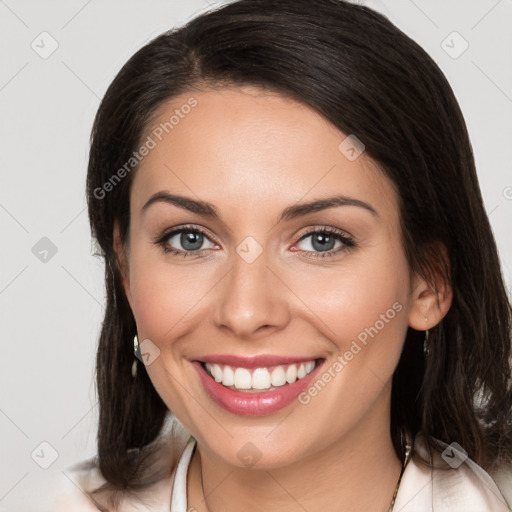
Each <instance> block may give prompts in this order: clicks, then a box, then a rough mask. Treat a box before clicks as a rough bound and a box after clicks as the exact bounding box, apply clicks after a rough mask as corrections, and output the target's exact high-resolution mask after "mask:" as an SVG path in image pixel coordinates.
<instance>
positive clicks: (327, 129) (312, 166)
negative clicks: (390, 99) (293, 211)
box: [132, 86, 397, 215]
mask: <svg viewBox="0 0 512 512" xmlns="http://www.w3.org/2000/svg"><path fill="white" fill-rule="evenodd" d="M190 105H194V106H193V107H190ZM349 135H351V134H347V133H343V132H341V131H340V130H339V129H338V128H336V127H335V126H334V125H333V124H332V123H330V122H329V121H328V120H327V119H325V118H324V117H323V116H321V115H320V114H319V113H317V112H316V111H315V110H313V109H312V108H310V107H309V106H307V105H305V104H303V103H300V102H298V101H295V100H293V99H290V98H287V97H285V96H282V95H280V94H278V93H275V92H269V91H263V90H261V89H258V88H256V87H252V86H244V87H236V88H235V87H229V88H223V89H217V90H213V89H211V90H204V91H200V92H199V91H192V92H190V93H188V92H186V93H183V94H180V95H179V96H176V97H173V98H172V99H170V100H169V101H167V102H165V103H164V104H162V105H161V106H160V108H159V109H158V111H157V112H156V114H155V116H153V119H152V122H151V123H150V125H149V126H148V129H147V131H146V133H145V135H144V137H143V140H144V141H146V140H149V138H151V140H152V141H153V143H152V144H151V145H152V146H153V147H152V149H151V150H150V151H149V152H148V154H147V155H146V156H145V157H144V158H143V159H142V160H141V162H140V164H139V166H138V169H137V171H136V175H135V179H134V182H133V186H132V203H133V205H132V206H134V207H135V209H136V210H137V209H140V208H141V207H142V205H143V202H144V201H145V200H147V198H148V197H149V196H151V195H152V194H154V193H156V192H158V191H160V190H167V191H169V192H171V191H174V192H176V193H182V194H186V195H189V196H191V197H193V196H196V197H200V198H201V199H202V200H205V201H209V202H212V203H214V204H219V208H220V209H222V202H220V201H224V202H225V201H226V200H229V206H230V207H231V208H235V207H237V208H239V209H241V210H243V211H244V212H246V213H249V212H251V211H252V213H254V214H257V215H262V214H264V213H265V212H268V213H270V212H269V203H270V204H271V205H272V206H276V207H277V206H278V205H279V206H287V205H288V204H289V203H293V202H297V201H299V200H301V199H303V200H311V199H318V198H321V197H327V196H332V195H333V194H334V193H342V194H345V195H350V196H353V197H356V198H358V199H360V200H363V201H367V202H370V203H374V204H375V205H376V209H379V210H382V211H388V213H390V214H391V215H394V214H396V211H395V210H396V207H397V201H396V196H395V191H394V188H393V186H392V184H391V182H390V181H389V179H388V178H387V177H385V176H384V174H383V173H382V172H381V171H380V170H379V169H378V167H377V165H376V164H375V163H374V162H373V161H372V160H371V159H370V158H369V157H368V156H367V155H366V154H365V153H364V151H363V153H362V154H361V155H360V156H359V157H357V158H355V159H354V158H353V156H354V152H352V153H350V152H349V153H347V150H346V148H347V144H348V145H349V146H350V144H351V141H352V136H351V137H349ZM347 137H349V138H348V139H347ZM340 144H341V146H340ZM355 149H356V151H357V150H360V149H362V148H361V146H358V145H357V142H356V145H355ZM355 155H356V156H357V153H355ZM348 156H350V157H351V158H348Z"/></svg>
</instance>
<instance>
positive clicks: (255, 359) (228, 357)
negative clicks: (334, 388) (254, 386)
mask: <svg viewBox="0 0 512 512" xmlns="http://www.w3.org/2000/svg"><path fill="white" fill-rule="evenodd" d="M315 359H318V358H317V357H291V356H277V355H272V354H265V355H259V356H251V357H242V356H236V355H232V354H216V355H209V356H202V357H197V361H199V362H204V363H210V364H214V363H217V364H224V365H226V364H227V365H229V366H234V367H235V368H248V369H250V368H263V367H266V368H268V367H270V366H278V365H282V364H292V363H303V362H306V361H313V360H315Z"/></svg>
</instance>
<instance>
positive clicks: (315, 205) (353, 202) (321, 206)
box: [141, 190, 379, 223]
mask: <svg viewBox="0 0 512 512" xmlns="http://www.w3.org/2000/svg"><path fill="white" fill-rule="evenodd" d="M160 202H161V203H167V204H171V205H174V206H177V207H179V208H183V209H185V210H189V211H191V212H193V213H197V214H199V215H205V216H207V217H211V218H213V219H219V220H221V216H220V214H219V212H218V210H217V208H215V206H213V205H212V204H211V203H209V202H207V201H199V200H196V199H192V198H190V197H185V196H180V195H176V194H169V193H168V192H165V191H163V190H162V191H160V192H156V193H155V194H153V195H152V196H151V197H150V198H149V199H148V200H147V201H146V203H145V204H144V206H143V207H142V209H141V214H143V213H145V212H146V210H147V209H148V208H149V207H150V206H151V205H152V204H155V203H160ZM338 206H357V207H359V208H363V209H365V210H367V211H369V212H370V213H371V214H372V215H373V216H375V217H379V214H378V213H377V211H376V210H375V208H373V206H371V205H370V204H368V203H365V202H364V201H361V200H360V199H355V198H353V197H347V196H343V195H338V196H333V197H327V198H325V199H318V200H315V201H310V202H309V203H300V204H295V205H292V206H288V207H287V208H285V209H284V210H283V212H282V213H281V215H280V217H279V219H278V223H279V222H282V221H283V220H292V219H295V218H297V217H301V216H304V215H307V214H309V213H314V212H318V211H321V210H326V209H328V208H335V207H338Z"/></svg>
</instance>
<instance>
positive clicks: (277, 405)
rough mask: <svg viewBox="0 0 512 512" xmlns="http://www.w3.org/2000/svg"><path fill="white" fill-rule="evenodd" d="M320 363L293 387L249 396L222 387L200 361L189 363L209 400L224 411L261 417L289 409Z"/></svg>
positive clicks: (316, 371) (307, 384) (256, 392)
mask: <svg viewBox="0 0 512 512" xmlns="http://www.w3.org/2000/svg"><path fill="white" fill-rule="evenodd" d="M323 363H324V360H321V361H320V362H319V363H318V364H317V366H315V368H314V369H313V370H312V371H311V373H308V374H307V375H306V376H305V377H302V379H299V380H296V381H295V382H294V383H293V384H285V385H284V386H280V387H278V388H276V389H275V390H273V391H250V392H249V391H235V390H233V389H229V388H227V387H226V386H223V385H222V384H220V383H219V382H217V381H216V380H215V379H213V378H212V377H210V375H209V374H208V373H207V372H206V370H205V369H204V368H203V366H202V364H201V363H200V362H199V361H192V365H193V366H194V368H195V369H196V371H197V372H198V373H199V378H200V379H201V382H202V383H203V386H204V388H205V389H206V392H207V393H208V395H209V396H210V398H211V399H212V400H213V401H214V402H216V403H217V404H218V405H220V406H221V407H223V408H224V409H226V410H227V411H229V412H231V413H233V414H239V415H243V416H264V415H265V414H271V413H273V412H276V411H279V410H280V409H283V408H284V407H286V406H287V405H290V404H291V403H292V402H293V401H294V400H295V399H296V398H297V397H298V396H299V394H300V393H301V392H302V391H304V390H305V389H306V388H307V387H308V386H309V385H310V383H311V381H312V380H313V379H314V378H315V376H316V375H317V374H318V371H319V369H320V368H321V366H322V365H323Z"/></svg>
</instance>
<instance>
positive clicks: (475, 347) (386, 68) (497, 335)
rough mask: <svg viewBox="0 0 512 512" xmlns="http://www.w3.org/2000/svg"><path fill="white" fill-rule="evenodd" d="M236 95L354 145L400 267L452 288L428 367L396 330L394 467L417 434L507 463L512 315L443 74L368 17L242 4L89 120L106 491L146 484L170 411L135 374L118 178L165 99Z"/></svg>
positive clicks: (172, 41)
mask: <svg viewBox="0 0 512 512" xmlns="http://www.w3.org/2000/svg"><path fill="white" fill-rule="evenodd" d="M245 84H249V85H256V86H259V87H261V88H266V89H270V90H273V91H277V92H279V93H281V94H283V95H284V96H287V97H290V98H293V99H296V100H298V101H300V102H302V103H303V104H306V105H308V106H310V107H312V108H313V109H315V110H316V111H317V112H318V113H320V114H321V115H323V116H324V117H325V118H326V119H327V120H329V121H330V122H331V123H333V125H334V126H336V127H337V128H339V129H340V130H341V131H343V132H345V133H348V134H356V135H357V137H358V138H359V139H360V140H361V141H363V143H364V145H365V151H366V154H367V155H368V156H370V157H371V158H372V159H373V160H374V161H375V162H376V163H377V164H378V166H379V168H380V170H381V171H382V172H383V173H384V175H385V176H387V177H388V178H389V179H390V180H391V181H392V183H393V184H394V186H395V188H396V190H397V192H398V196H399V210H400V223H401V231H402V240H403V248H404V251H405V254H406V256H407V259H408V262H409V266H410V269H411V270H412V271H413V272H416V273H418V274H419V275H422V276H424V277H425V278H428V279H429V280H430V281H432V282H433V281H434V280H433V277H434V276H441V278H442V279H445V280H446V282H448V283H449V285H450V286H451V287H452V289H453V302H452V305H451V308H450V309H449V311H448V313H447V314H446V316H445V317H444V318H443V320H442V321H441V322H440V323H439V324H438V325H437V326H435V327H434V328H433V329H431V330H430V338H429V350H430V355H429V356H428V357H425V355H424V352H423V332H418V331H415V330H413V329H411V328H409V330H408V332H407V336H406V340H405V344H404V348H403V352H402V355H401V358H400V361H399V363H398V366H397V368H396V370H395V372H394V375H393V381H392V397H391V425H390V428H391V437H392V440H393V444H394V447H395V450H396V453H397V455H398V456H399V457H400V458H401V459H402V458H403V456H404V446H403V444H402V442H401V439H402V437H403V434H406V435H409V436H412V437H414V436H415V434H416V433H417V432H419V431H422V432H423V434H424V436H425V441H426V443H427V447H428V449H429V450H438V451H439V450H442V447H441V446H439V443H438V442H437V440H442V441H444V442H446V443H451V442H453V441H456V442H458V443H459V444H460V445H461V446H462V447H463V448H464V449H465V450H466V451H467V452H468V455H469V457H471V458H472V459H473V460H474V461H476V462H477V463H478V464H480V465H481V466H483V467H484V468H486V469H487V470H491V469H493V468H495V467H497V465H498V464H501V463H502V462H505V461H509V460H511V459H512V436H511V405H512V394H511V387H510V377H511V366H510V355H511V306H510V302H509V299H508V297H507V293H506V289H505V286H504V282H503V277H502V275H501V270H500V263H499V258H498V255H497V249H496V243H495V240H494V238H493V234H492V230H491V227H490V224H489V221H488V218H487V215H486V212H485V209H484V205H483V201H482V196H481V192H480V189H479V184H478V180H477V175H476V170H475V162H474V157H473V152H472V147H471V143H470V140H469V135H468V132H467V129H466V125H465V122H464V118H463V115H462V113H461V110H460V108H459V105H458V103H457V101H456V99H455V96H454V94H453V91H452V89H451V87H450V85H449V83H448V82H447V80H446V78H445V76H444V75H443V73H442V72H441V70H440V69H439V67H438V66H437V65H436V64H435V62H434V61H433V60H432V58H430V57H429V55H428V54H427V53H426V52H425V51H424V50H423V49H422V48H421V47H420V46H419V45H418V44H416V43H415V42H414V41H413V40H411V39H410V38H409V37H408V36H406V35H405V34H404V33H403V32H401V31H400V30H399V29H398V28H396V27H395V26H394V25H393V24H392V23H391V22H390V21H389V20H388V19H387V18H386V17H384V16H383V15H381V14H379V13H377V12H375V11H373V10H371V9H369V8H367V7H364V6H361V5H356V4H351V3H348V2H346V1H343V0H315V1H314V2H311V1H310V0H240V1H236V2H233V3H230V4H228V5H225V6H223V7H221V8H218V9H216V10H213V11H210V12H208V13H205V14H202V15H200V16H198V17H196V18H194V19H193V20H191V21H190V22H188V23H187V24H186V25H185V26H183V27H180V28H177V29H173V30H170V31H168V32H166V33H164V34H162V35H160V36H158V37H156V38H155V39H153V40H152V41H150V42H149V43H148V44H146V45H145V46H144V47H143V48H142V49H140V50H139V51H138V52H137V53H136V54H135V55H133V56H132V57H131V58H130V60H129V61H128V62H127V63H126V64H125V65H124V67H123V68H122V69H121V71H120V72H119V73H118V74H117V76H116V77H115V79H114V81H113V82H112V84H111V85H110V87H109V88H108V90H107V92H106V94H105V96H104V98H103V100H102V102H101V105H100V107H99V109H98V112H97V115H96V118H95V121H94V126H93V129H92V135H91V148H90V160H89V167H88V175H87V199H88V209H89V218H90V225H91V230H92V235H93V238H94V239H95V240H96V241H97V247H98V249H97V253H98V254H99V255H100V256H101V257H102V258H104V260H105V282H106V312H105V318H104V321H103V325H102V330H101V335H100V339H99V346H98V352H97V367H96V377H97V390H98V395H99V407H100V413H99V430H98V458H97V463H98V467H99V469H100V471H101V473H102V475H103V477H104V478H105V480H106V482H107V484H108V485H107V486H109V487H110V488H112V489H117V490H124V491H130V490H134V489H137V488H140V487H141V486H144V485H145V484H144V482H149V481H150V480H151V477H148V476H147V472H148V467H149V466H150V465H149V464H148V462H147V461H148V460H150V456H151V454H152V453H154V451H155V450H156V447H158V440H159V433H160V432H161V430H162V427H163V425H164V422H165V419H166V417H167V416H168V415H169V414H172V411H169V410H168V409H167V407H166V405H165V404H164V403H163V401H162V400H161V398H160V397H159V395H158V394H157V392H156V391H155V389H154V387H153V385H152V384H151V382H150V380H149V377H148V375H147V373H146V372H145V371H144V370H143V368H139V371H138V374H137V377H136V378H135V379H132V376H131V371H130V369H131V365H132V362H133V360H134V356H133V342H132V340H133V336H134V334H135V332H136V325H135V321H134V318H133V314H132V311H131V309H130V307H129V304H128V302H127V299H126V296H125V293H124V290H123V286H122V281H121V274H120V268H119V264H118V262H117V261H116V258H115V253H114V249H113V226H114V221H115V220H117V221H118V222H119V225H120V234H121V239H122V241H123V242H125V241H126V240H127V233H128V228H129V223H130V217H129V211H130V209H129V208H130V205H129V197H130V187H131V183H132V181H133V177H134V174H135V173H136V172H137V167H136V166H134V168H133V169H132V170H131V171H130V172H127V173H125V174H126V176H124V175H123V179H121V180H117V181H113V176H114V175H115V174H116V172H117V171H118V169H120V168H122V167H123V165H125V164H126V162H128V161H129V160H130V158H131V157H132V156H133V154H134V152H135V151H136V150H137V149H138V147H139V145H140V144H141V141H142V137H143V134H144V133H146V130H147V129H148V127H149V125H150V123H151V122H152V119H153V117H152V116H154V115H155V113H156V111H157V109H158V107H160V106H161V105H162V104H163V102H165V101H166V100H169V99H170V98H172V97H174V96H176V95H178V94H181V93H183V92H190V94H191V95H193V92H194V91H195V90H201V89H202V88H204V87H206V86H215V87H222V86H237V85H245ZM198 108H200V107H198ZM117 176H118V177H119V173H118V174H117ZM108 182H109V183H110V184H111V186H110V187H106V186H105V184H106V183H108ZM439 243H441V244H443V245H444V246H445V247H446V258H444V257H443V256H442V254H441V253H440V252H439V251H438V250H437V249H436V248H438V247H439V245H438V244H439ZM141 370H142V371H141ZM144 472H145V473H144ZM143 473H144V474H145V475H146V476H144V474H143Z"/></svg>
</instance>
